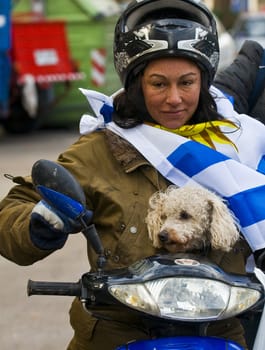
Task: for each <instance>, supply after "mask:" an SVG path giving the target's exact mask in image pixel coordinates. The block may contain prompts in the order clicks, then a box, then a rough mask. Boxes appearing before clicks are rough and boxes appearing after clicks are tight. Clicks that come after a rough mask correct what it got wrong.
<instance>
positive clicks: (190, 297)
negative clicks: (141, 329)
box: [109, 277, 261, 321]
mask: <svg viewBox="0 0 265 350" xmlns="http://www.w3.org/2000/svg"><path fill="white" fill-rule="evenodd" d="M109 291H110V293H111V294H112V295H113V296H114V297H115V298H116V299H118V300H119V301H120V302H121V303H123V304H126V305H127V306H129V307H132V308H134V309H136V310H138V311H141V312H145V313H147V314H151V315H153V316H157V317H162V318H167V319H175V320H182V321H185V320H186V321H189V320H190V321H194V320H195V321H204V320H217V319H224V318H228V317H231V316H234V315H237V314H239V313H241V312H243V311H245V310H247V309H248V308H250V307H251V306H253V305H254V304H256V303H257V301H258V300H259V299H260V298H261V293H260V292H259V291H258V290H255V289H251V288H245V287H240V286H231V285H228V284H226V283H224V282H220V281H216V280H211V279H201V278H192V277H171V278H161V279H157V280H153V281H148V282H144V283H136V284H120V285H112V286H111V287H110V288H109Z"/></svg>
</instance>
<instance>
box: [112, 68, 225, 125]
mask: <svg viewBox="0 0 265 350" xmlns="http://www.w3.org/2000/svg"><path fill="white" fill-rule="evenodd" d="M142 74H143V72H140V73H138V74H137V75H136V76H134V77H132V78H131V81H130V84H129V85H128V88H127V90H123V91H122V92H121V93H120V94H119V95H117V96H116V97H115V98H114V112H113V121H114V122H115V123H116V124H117V125H118V126H120V127H121V128H124V129H129V128H133V127H134V126H136V125H139V124H142V123H143V122H145V121H149V122H154V123H155V121H154V120H153V119H152V117H151V116H150V115H149V113H148V111H147V108H146V105H145V101H144V95H143V91H142V86H141V76H142ZM220 119H223V117H222V116H221V115H220V114H219V113H218V112H217V106H216V103H215V101H214V98H213V96H212V95H211V94H210V92H209V87H208V75H207V73H206V72H205V71H204V70H201V91H200V97H199V104H198V107H197V110H196V111H195V113H194V115H193V117H192V118H191V119H190V120H189V123H190V124H197V123H203V122H208V121H213V120H220Z"/></svg>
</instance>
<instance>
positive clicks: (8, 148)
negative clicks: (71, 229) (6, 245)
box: [0, 0, 265, 350]
mask: <svg viewBox="0 0 265 350" xmlns="http://www.w3.org/2000/svg"><path fill="white" fill-rule="evenodd" d="M205 3H206V5H207V6H208V7H209V8H210V9H211V10H212V11H213V12H214V14H215V16H216V18H217V24H218V32H219V41H220V48H221V59H220V65H219V70H222V69H224V68H225V67H227V65H229V64H230V63H231V62H232V61H233V59H234V58H235V56H236V54H237V52H238V50H239V49H240V47H241V45H242V43H243V42H244V40H246V39H248V38H250V39H254V40H257V41H259V42H260V43H261V44H262V45H263V46H264V38H265V14H264V13H265V12H263V11H264V10H265V0H205ZM127 4H128V1H122V0H120V1H118V0H117V1H115V0H12V1H11V0H0V154H1V158H0V159H1V162H0V199H1V198H3V196H4V195H5V194H6V193H7V192H8V190H9V189H10V188H11V186H12V182H11V181H9V180H8V179H7V178H6V177H4V174H6V173H7V174H11V175H28V174H29V173H30V171H31V166H32V164H33V163H34V162H35V161H36V160H38V159H40V158H46V159H51V160H55V159H56V158H57V156H58V154H59V153H60V152H62V151H63V150H64V149H65V148H66V147H67V146H69V145H70V144H71V143H72V142H74V140H76V138H77V137H78V123H79V120H80V117H81V116H82V114H83V113H87V112H88V111H89V107H88V104H87V102H86V100H85V97H84V96H83V95H82V94H81V93H80V92H79V90H78V88H79V87H82V88H86V89H93V90H97V91H100V92H103V93H106V94H112V93H113V92H115V91H116V90H118V89H119V88H120V83H119V80H118V78H117V76H116V73H115V71H114V67H113V62H112V38H113V29H114V25H115V22H116V20H117V17H118V15H119V13H120V11H121V10H122V9H123V8H125V6H126V5H127ZM77 257H78V258H77ZM88 269H89V266H88V264H87V259H86V252H85V242H84V240H83V237H81V236H79V235H73V236H71V237H70V239H69V240H68V243H67V245H66V246H65V247H64V249H62V250H60V251H58V252H57V253H55V254H53V255H52V256H51V257H49V258H48V259H45V260H44V261H40V262H38V263H36V264H34V265H33V266H29V267H20V266H16V265H15V264H12V263H11V262H9V261H7V260H6V259H4V258H3V257H0V280H1V288H0V310H1V318H0V339H1V349H2V350H10V349H13V348H16V349H19V350H27V349H28V348H30V347H32V348H34V349H36V350H46V349H49V350H58V349H65V348H66V344H67V343H68V341H69V339H70V338H71V336H72V331H71V328H70V326H69V322H68V309H69V306H70V304H71V298H70V299H69V298H67V297H62V298H56V297H31V298H28V297H27V295H26V284H27V280H28V279H29V278H32V279H40V280H52V281H54V280H57V281H77V279H78V278H79V277H80V276H81V274H82V273H84V272H86V271H87V270H88Z"/></svg>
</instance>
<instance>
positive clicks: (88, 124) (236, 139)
mask: <svg viewBox="0 0 265 350" xmlns="http://www.w3.org/2000/svg"><path fill="white" fill-rule="evenodd" d="M82 92H83V93H84V94H85V95H86V97H87V98H88V101H89V103H90V105H91V107H92V109H93V110H94V111H95V114H96V115H97V116H98V118H94V117H91V116H88V115H84V116H83V117H82V119H81V121H80V132H81V134H87V133H89V132H91V131H93V130H95V129H97V128H99V127H102V128H103V127H106V128H108V129H110V130H112V131H113V132H114V133H116V134H118V135H119V136H121V137H122V138H124V139H126V140H127V141H128V142H130V143H131V144H132V145H133V146H134V147H135V148H136V149H137V150H138V151H139V152H140V153H141V154H142V155H143V156H144V157H145V158H146V159H147V160H148V161H149V162H150V163H151V164H152V165H153V166H154V167H155V168H156V169H157V170H158V171H159V172H160V173H161V174H162V175H163V176H164V177H165V178H167V179H168V180H169V181H170V182H172V183H174V184H176V185H177V186H184V185H187V184H196V185H198V184H199V185H201V186H203V187H206V188H208V189H210V190H212V191H214V192H216V193H217V194H219V195H220V196H221V197H223V198H224V199H225V200H227V202H228V205H229V207H230V209H231V210H232V211H233V212H234V214H235V216H236V217H237V218H238V220H239V223H240V226H241V231H242V233H243V235H244V237H245V238H246V240H247V242H248V243H249V245H250V247H251V248H252V250H253V251H255V250H258V249H262V248H264V247H265V175H264V174H265V126H264V125H263V124H262V123H260V122H258V121H257V120H255V119H253V118H251V117H248V116H247V115H242V114H241V115H239V114H238V113H236V112H235V111H234V109H233V106H232V104H231V103H230V102H229V100H228V99H227V98H226V97H225V96H224V95H223V94H222V93H221V92H220V91H219V90H217V89H215V88H213V87H212V88H211V92H212V94H213V96H214V97H215V100H216V103H217V106H218V112H219V113H220V114H221V115H223V116H225V117H226V119H228V120H230V121H232V122H234V123H235V124H237V125H238V124H240V128H235V130H234V131H233V132H230V133H229V134H227V133H226V136H227V137H228V138H229V139H230V140H231V143H225V144H222V143H218V142H215V147H216V150H214V149H213V148H210V147H207V146H206V145H204V144H202V143H199V142H196V141H192V140H190V139H188V138H186V137H183V136H180V135H177V134H175V133H172V132H168V131H165V130H161V129H158V128H155V127H152V126H149V125H145V124H143V125H139V126H136V127H134V128H131V129H122V128H120V127H118V126H117V125H116V124H115V123H113V122H111V121H110V114H111V112H110V113H107V114H106V113H105V112H102V106H104V108H106V109H107V111H108V110H109V111H111V107H112V98H111V97H107V96H105V95H102V94H100V93H97V92H93V91H91V90H83V89H82ZM101 113H102V114H105V119H104V116H103V115H102V114H101ZM106 116H107V117H106ZM106 119H107V122H106ZM220 129H221V130H222V128H221V127H220ZM233 145H235V146H236V147H234V146H233Z"/></svg>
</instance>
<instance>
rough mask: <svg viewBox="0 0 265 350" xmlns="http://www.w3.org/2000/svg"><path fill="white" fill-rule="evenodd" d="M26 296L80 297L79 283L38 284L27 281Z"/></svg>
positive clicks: (38, 282)
mask: <svg viewBox="0 0 265 350" xmlns="http://www.w3.org/2000/svg"><path fill="white" fill-rule="evenodd" d="M27 294H28V296H30V295H66V296H77V297H80V296H81V281H78V282H40V281H32V280H29V281H28V286H27Z"/></svg>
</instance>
